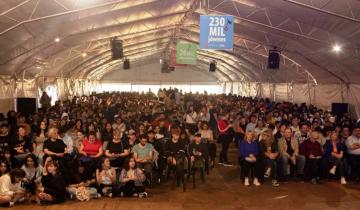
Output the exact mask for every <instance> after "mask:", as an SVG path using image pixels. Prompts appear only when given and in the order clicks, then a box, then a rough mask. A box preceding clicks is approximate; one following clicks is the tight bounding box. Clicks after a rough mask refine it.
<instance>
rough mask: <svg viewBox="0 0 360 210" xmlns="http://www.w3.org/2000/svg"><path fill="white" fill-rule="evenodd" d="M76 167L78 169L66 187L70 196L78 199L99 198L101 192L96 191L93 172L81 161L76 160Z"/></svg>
mask: <svg viewBox="0 0 360 210" xmlns="http://www.w3.org/2000/svg"><path fill="white" fill-rule="evenodd" d="M77 168H78V170H77V171H76V172H75V174H74V176H73V177H72V180H71V183H70V184H69V186H68V187H67V191H68V192H69V194H70V198H71V199H73V198H76V199H78V200H80V201H88V200H90V199H92V198H100V197H101V194H99V193H98V192H97V189H96V179H95V176H94V173H91V172H90V170H89V169H88V168H87V167H86V165H85V164H84V163H83V162H81V161H79V162H78V165H77Z"/></svg>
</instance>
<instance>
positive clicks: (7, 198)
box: [0, 169, 25, 207]
mask: <svg viewBox="0 0 360 210" xmlns="http://www.w3.org/2000/svg"><path fill="white" fill-rule="evenodd" d="M24 177H25V172H24V171H23V170H22V169H13V170H11V171H10V173H7V174H5V175H3V176H1V177H0V205H4V204H5V205H8V206H10V207H12V206H14V204H15V202H17V201H21V200H24V199H25V191H24V190H23V189H22V188H21V186H20V182H21V180H23V179H24Z"/></svg>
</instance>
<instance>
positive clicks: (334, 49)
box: [332, 44, 341, 53]
mask: <svg viewBox="0 0 360 210" xmlns="http://www.w3.org/2000/svg"><path fill="white" fill-rule="evenodd" d="M332 50H333V51H334V52H336V53H338V52H341V46H339V45H337V44H335V45H334V46H333V47H332Z"/></svg>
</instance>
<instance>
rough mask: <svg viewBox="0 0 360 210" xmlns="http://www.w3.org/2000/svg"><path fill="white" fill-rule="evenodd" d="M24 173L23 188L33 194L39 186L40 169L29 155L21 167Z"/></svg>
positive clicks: (32, 156)
mask: <svg viewBox="0 0 360 210" xmlns="http://www.w3.org/2000/svg"><path fill="white" fill-rule="evenodd" d="M21 169H22V170H23V171H25V174H26V176H25V179H24V180H23V185H24V186H23V187H24V188H25V189H26V190H27V191H29V192H30V193H32V194H35V190H36V188H37V187H38V186H39V185H40V184H41V175H42V170H43V169H42V167H41V165H39V164H38V162H37V159H36V157H35V156H34V155H33V154H30V155H28V156H27V157H26V159H25V164H24V165H23V166H22V167H21Z"/></svg>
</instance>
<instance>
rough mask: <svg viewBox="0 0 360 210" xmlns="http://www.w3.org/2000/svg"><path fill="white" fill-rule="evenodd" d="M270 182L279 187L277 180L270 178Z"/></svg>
mask: <svg viewBox="0 0 360 210" xmlns="http://www.w3.org/2000/svg"><path fill="white" fill-rule="evenodd" d="M271 184H272V186H273V187H279V186H280V184H279V182H278V181H277V180H272V181H271Z"/></svg>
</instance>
